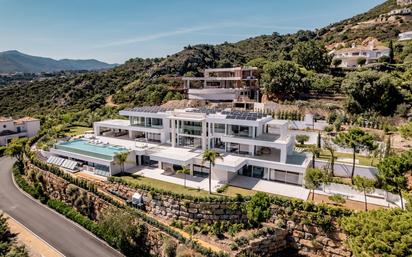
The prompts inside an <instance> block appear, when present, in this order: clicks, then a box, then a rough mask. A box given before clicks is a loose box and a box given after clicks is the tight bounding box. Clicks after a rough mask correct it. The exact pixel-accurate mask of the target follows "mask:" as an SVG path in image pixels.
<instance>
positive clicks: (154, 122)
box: [152, 118, 163, 128]
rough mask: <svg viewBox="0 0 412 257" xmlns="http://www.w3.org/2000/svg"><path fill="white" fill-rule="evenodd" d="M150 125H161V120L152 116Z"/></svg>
mask: <svg viewBox="0 0 412 257" xmlns="http://www.w3.org/2000/svg"><path fill="white" fill-rule="evenodd" d="M152 127H159V128H160V127H163V120H162V119H158V118H152Z"/></svg>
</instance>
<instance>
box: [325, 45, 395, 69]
mask: <svg viewBox="0 0 412 257" xmlns="http://www.w3.org/2000/svg"><path fill="white" fill-rule="evenodd" d="M329 54H331V55H333V59H339V60H342V63H341V64H340V65H339V67H357V66H358V60H359V58H365V60H366V63H365V64H366V65H368V64H372V63H376V62H378V60H379V58H381V57H382V56H388V57H389V54H390V49H389V48H388V47H386V46H382V45H380V44H379V42H378V41H377V40H372V41H370V42H368V44H367V45H366V46H364V45H356V44H352V47H350V48H342V49H338V50H333V51H331V52H330V53H329Z"/></svg>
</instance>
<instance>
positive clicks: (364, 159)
mask: <svg viewBox="0 0 412 257" xmlns="http://www.w3.org/2000/svg"><path fill="white" fill-rule="evenodd" d="M336 158H348V159H350V160H351V162H345V163H349V164H352V154H351V153H335V161H336ZM318 159H320V160H326V161H329V160H330V153H329V152H328V151H322V152H321V153H320V156H319V157H318ZM356 159H357V160H359V165H365V166H377V165H378V163H379V159H378V158H375V159H374V160H373V164H372V165H371V162H372V158H371V157H369V156H363V155H356Z"/></svg>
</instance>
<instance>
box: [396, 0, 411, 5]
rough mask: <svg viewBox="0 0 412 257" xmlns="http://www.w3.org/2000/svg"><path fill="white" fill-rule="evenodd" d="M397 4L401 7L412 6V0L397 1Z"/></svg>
mask: <svg viewBox="0 0 412 257" xmlns="http://www.w3.org/2000/svg"><path fill="white" fill-rule="evenodd" d="M396 3H397V4H398V5H400V6H405V5H410V4H412V0H396Z"/></svg>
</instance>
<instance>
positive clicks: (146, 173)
mask: <svg viewBox="0 0 412 257" xmlns="http://www.w3.org/2000/svg"><path fill="white" fill-rule="evenodd" d="M139 168H140V169H139V170H138V171H137V172H135V173H133V174H136V175H140V176H143V177H148V178H152V179H157V180H161V181H165V182H170V183H173V184H178V185H183V183H184V175H183V174H174V175H166V174H165V171H164V170H162V169H158V168H146V167H139ZM186 186H187V187H191V188H196V189H201V190H205V191H208V190H209V179H208V178H201V177H194V176H190V175H186ZM220 186H222V184H219V182H218V181H217V180H212V192H216V190H217V189H218V188H219V187H220Z"/></svg>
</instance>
